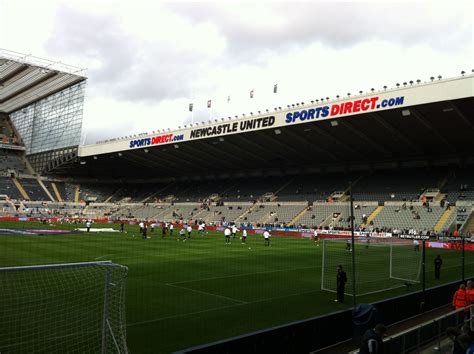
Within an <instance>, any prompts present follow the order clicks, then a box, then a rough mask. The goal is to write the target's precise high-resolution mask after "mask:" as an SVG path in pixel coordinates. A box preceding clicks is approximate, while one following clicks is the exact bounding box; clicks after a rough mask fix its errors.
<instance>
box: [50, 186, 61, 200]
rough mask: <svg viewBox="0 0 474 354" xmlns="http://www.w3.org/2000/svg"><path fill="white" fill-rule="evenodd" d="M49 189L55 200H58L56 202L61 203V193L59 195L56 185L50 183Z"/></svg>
mask: <svg viewBox="0 0 474 354" xmlns="http://www.w3.org/2000/svg"><path fill="white" fill-rule="evenodd" d="M51 187H52V188H53V192H54V194H55V195H56V199H57V200H58V202H62V201H63V198H62V197H61V193H59V189H58V187H57V186H56V183H54V182H51Z"/></svg>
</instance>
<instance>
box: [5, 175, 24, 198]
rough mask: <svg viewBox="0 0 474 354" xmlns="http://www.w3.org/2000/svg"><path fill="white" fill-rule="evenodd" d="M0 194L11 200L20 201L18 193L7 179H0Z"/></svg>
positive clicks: (9, 179)
mask: <svg viewBox="0 0 474 354" xmlns="http://www.w3.org/2000/svg"><path fill="white" fill-rule="evenodd" d="M0 194H5V195H7V196H8V197H9V198H11V199H16V200H20V199H22V197H21V194H20V192H19V191H18V189H17V188H16V186H15V185H14V184H13V182H12V180H11V178H9V177H0Z"/></svg>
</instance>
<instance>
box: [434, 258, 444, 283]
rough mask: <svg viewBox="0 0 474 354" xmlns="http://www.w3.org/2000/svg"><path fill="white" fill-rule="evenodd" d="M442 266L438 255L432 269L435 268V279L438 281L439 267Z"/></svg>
mask: <svg viewBox="0 0 474 354" xmlns="http://www.w3.org/2000/svg"><path fill="white" fill-rule="evenodd" d="M442 265H443V260H442V259H441V256H440V255H439V254H438V255H437V256H436V258H435V260H434V267H435V278H436V279H439V278H440V275H441V266H442Z"/></svg>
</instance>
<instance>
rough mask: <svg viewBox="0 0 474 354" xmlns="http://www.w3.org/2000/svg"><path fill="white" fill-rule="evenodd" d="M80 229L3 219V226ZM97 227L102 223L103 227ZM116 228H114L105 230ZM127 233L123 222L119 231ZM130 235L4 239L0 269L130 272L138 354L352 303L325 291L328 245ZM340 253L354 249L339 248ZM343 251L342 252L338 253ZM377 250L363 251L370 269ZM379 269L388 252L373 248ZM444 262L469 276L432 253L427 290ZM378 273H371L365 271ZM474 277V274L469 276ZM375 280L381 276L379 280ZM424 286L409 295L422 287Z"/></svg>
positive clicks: (454, 273) (452, 274)
mask: <svg viewBox="0 0 474 354" xmlns="http://www.w3.org/2000/svg"><path fill="white" fill-rule="evenodd" d="M39 226H41V228H45V227H50V228H58V229H65V228H74V227H77V225H51V226H45V225H42V224H39V223H26V222H1V223H0V228H1V227H15V228H22V227H24V228H32V227H39ZM97 226H98V225H97V224H96V225H94V227H97ZM104 226H106V227H110V225H104ZM114 227H115V229H117V230H118V228H119V227H118V225H115V226H114ZM126 230H127V233H126V234H120V233H104V234H86V233H82V234H72V235H61V236H54V235H49V236H11V235H9V236H8V235H2V236H0V265H1V266H14V265H32V264H48V263H65V262H83V261H96V260H112V261H113V262H116V263H119V264H123V265H126V266H128V267H129V276H128V280H127V301H126V307H127V337H128V346H129V348H130V351H131V353H135V354H137V353H169V352H173V351H176V350H180V349H184V348H187V347H190V346H195V345H200V344H204V343H208V342H212V341H216V340H221V339H224V338H228V337H232V336H236V335H240V334H244V333H248V332H252V331H256V330H261V329H264V328H268V327H271V326H277V325H281V324H284V323H287V322H291V321H296V320H301V319H305V318H308V317H312V316H317V315H321V314H325V313H328V312H332V311H336V310H340V309H343V308H346V307H350V306H351V302H352V298H351V297H347V300H346V304H344V305H342V304H336V303H334V302H333V300H334V294H333V293H330V292H327V291H321V284H320V281H321V254H322V250H321V249H322V246H317V244H316V243H314V242H313V241H310V240H307V239H299V238H290V237H273V238H272V244H271V247H265V246H264V241H263V239H262V238H261V236H258V235H249V237H248V238H247V244H246V245H243V244H241V242H240V239H238V238H236V239H235V240H232V243H231V244H230V245H226V244H225V242H224V236H223V235H222V234H220V233H209V234H207V235H206V236H204V237H202V236H199V235H198V234H197V232H193V235H192V238H191V239H188V240H186V241H182V240H180V241H177V237H178V232H177V231H178V230H175V231H174V232H175V233H174V235H173V237H170V236H169V235H167V236H166V237H165V239H161V230H155V233H149V235H150V236H151V239H147V240H142V239H141V238H140V236H139V233H138V227H137V226H127V228H126ZM334 247H335V249H334V252H335V253H336V254H338V253H341V252H347V251H345V250H344V248H345V245H344V244H341V245H335V246H334ZM339 248H340V249H339ZM371 250H372V249H369V250H368V252H366V253H365V254H364V262H365V263H367V257H372V256H371V252H370V251H371ZM373 251H374V252H373V257H374V262H376V258H377V257H380V251H379V250H377V248H376V247H374V248H373ZM438 253H439V254H441V255H442V257H443V261H444V263H443V268H442V272H441V279H442V282H448V281H452V280H456V279H459V278H460V274H461V270H460V269H461V267H460V263H461V260H460V252H453V251H443V250H440V251H439V250H435V251H431V250H429V251H428V252H427V261H426V264H427V266H426V268H427V276H426V277H427V287H429V286H433V285H436V284H439V283H440V282H439V281H438V282H436V281H435V280H434V276H433V258H434V256H435V255H436V254H438ZM466 262H467V264H471V266H470V267H469V266H467V267H466V270H467V271H470V272H471V273H472V272H474V266H472V265H473V264H474V252H466ZM368 271H370V269H367V268H364V272H368ZM468 275H471V276H472V275H474V274H466V276H468ZM374 280H376V279H374ZM418 289H419V286H418V285H415V286H413V287H411V288H410V290H409V291H415V290H418ZM406 291H407V289H405V288H399V289H394V290H390V291H384V292H380V293H376V294H373V295H368V296H364V297H358V298H357V300H358V302H370V301H375V300H378V299H381V298H384V297H391V296H395V295H398V294H402V293H405V292H406Z"/></svg>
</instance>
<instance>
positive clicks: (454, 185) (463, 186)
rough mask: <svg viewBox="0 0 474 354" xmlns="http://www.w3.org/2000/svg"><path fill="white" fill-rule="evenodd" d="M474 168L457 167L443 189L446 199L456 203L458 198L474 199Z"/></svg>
mask: <svg viewBox="0 0 474 354" xmlns="http://www.w3.org/2000/svg"><path fill="white" fill-rule="evenodd" d="M473 176H474V168H473V167H468V168H464V169H456V170H453V171H452V175H451V176H450V178H449V179H448V181H447V183H446V184H445V186H444V187H443V188H442V191H443V192H444V193H446V194H447V195H446V199H447V200H448V201H449V202H450V203H451V204H454V203H455V202H456V201H457V200H474V178H473Z"/></svg>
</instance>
